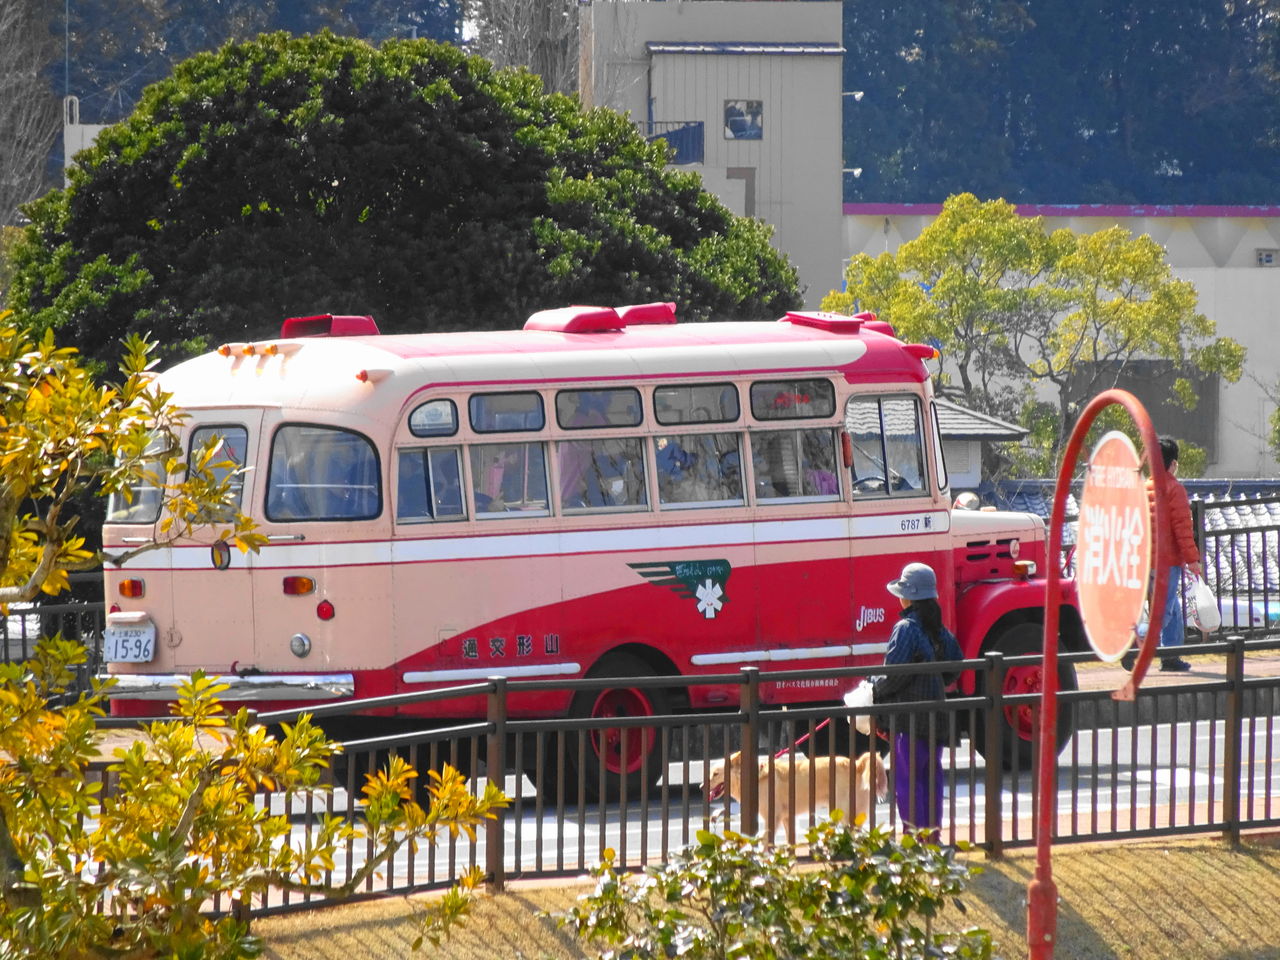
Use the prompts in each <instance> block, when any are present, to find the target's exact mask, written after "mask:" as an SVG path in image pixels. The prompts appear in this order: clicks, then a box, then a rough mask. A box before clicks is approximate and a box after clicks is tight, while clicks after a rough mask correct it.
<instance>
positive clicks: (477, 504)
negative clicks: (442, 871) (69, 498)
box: [104, 304, 1082, 782]
mask: <svg viewBox="0 0 1280 960" xmlns="http://www.w3.org/2000/svg"><path fill="white" fill-rule="evenodd" d="M675 319H676V318H675V312H674V306H673V305H672V304H642V305H637V306H631V307H619V308H617V309H614V308H607V307H568V308H564V309H558V310H549V311H544V312H542V313H538V314H535V315H534V316H532V317H531V318H529V320H528V322H527V323H526V324H525V325H524V329H522V330H513V331H502V332H468V333H438V334H422V335H412V336H381V335H379V334H378V331H377V328H376V326H375V325H374V323H373V321H372V320H371V319H370V318H368V317H341V316H320V317H305V318H294V319H290V320H288V321H286V322H285V324H284V327H283V329H282V331H281V336H280V339H278V340H273V341H267V342H261V343H230V344H225V345H223V346H222V347H220V348H219V349H218V350H217V351H215V352H212V353H209V354H206V355H204V356H201V357H197V358H195V359H192V360H189V361H186V362H184V363H181V364H179V365H177V366H175V367H174V368H173V369H171V370H169V371H167V372H166V373H164V374H163V375H162V376H161V382H162V385H163V387H164V389H166V390H169V391H171V392H172V393H173V397H174V401H175V402H176V403H177V404H178V405H179V406H181V407H182V408H184V409H185V410H186V412H187V413H188V414H189V416H190V420H189V424H188V427H187V435H186V438H185V442H186V443H187V445H188V447H189V448H190V449H198V448H199V447H200V446H201V445H202V444H204V443H206V442H207V441H208V439H209V438H210V437H211V436H217V437H221V438H222V440H223V441H224V443H225V451H226V454H227V456H228V457H229V458H231V459H232V460H233V461H234V462H235V463H238V464H241V465H242V466H243V467H244V468H245V469H244V472H243V473H242V474H241V479H240V481H238V482H240V484H241V485H240V490H239V497H240V504H241V508H242V509H243V510H244V511H245V512H246V513H249V514H251V515H252V516H254V517H255V518H258V519H259V520H260V523H261V527H260V532H261V533H263V534H265V536H266V538H267V545H266V546H264V547H263V548H262V550H261V552H259V553H258V554H256V555H255V554H240V553H239V552H238V551H227V550H226V549H225V548H224V547H222V546H221V545H217V544H214V543H213V537H214V536H215V534H214V532H213V530H212V528H211V529H210V530H209V532H208V533H207V535H206V536H204V537H203V538H196V539H194V540H191V541H187V542H181V543H178V544H176V545H173V546H170V547H167V548H164V549H158V550H155V551H152V552H148V553H144V554H141V555H139V556H138V557H137V558H136V559H133V560H132V561H130V562H128V563H127V564H125V566H124V567H123V568H119V567H108V570H107V574H106V589H107V603H108V609H109V612H108V616H107V621H108V629H107V635H106V638H105V651H104V652H105V659H106V660H107V661H108V671H109V673H110V675H111V676H113V677H114V678H115V679H116V681H117V686H116V688H115V691H114V693H113V698H114V699H113V700H112V710H113V712H114V713H115V714H117V715H137V716H141V715H155V714H157V713H159V712H163V709H164V705H163V704H162V703H158V702H157V701H165V700H172V699H174V697H175V691H176V688H177V686H178V684H179V683H180V682H182V680H183V679H184V678H185V677H186V675H187V674H189V672H190V671H192V670H194V669H196V668H201V669H203V670H205V671H206V672H209V673H212V674H216V675H219V676H220V677H221V678H222V679H223V680H224V681H225V682H226V683H228V684H230V689H229V690H228V692H227V694H225V699H227V700H230V701H249V702H251V703H252V704H253V705H254V706H256V707H257V708H258V709H261V710H267V709H274V708H283V707H291V706H299V705H302V704H311V703H317V702H323V701H326V700H332V699H336V698H351V697H356V698H364V697H371V696H379V695H384V694H392V693H404V692H410V691H422V690H428V689H432V688H437V687H440V686H443V685H456V684H458V683H460V682H465V681H469V680H476V679H483V678H486V677H490V676H494V675H504V676H507V677H510V678H517V679H518V678H533V677H538V678H566V679H567V678H574V677H611V678H616V679H617V681H618V683H617V684H616V686H613V687H611V688H610V689H608V690H606V691H604V692H603V693H601V694H599V695H596V694H595V693H592V694H591V695H590V696H587V697H584V696H583V695H582V694H581V693H579V695H578V696H577V697H574V696H572V694H570V693H568V692H559V693H556V692H546V693H537V694H532V693H530V694H527V695H524V696H522V697H521V698H519V699H517V700H515V701H514V702H513V703H512V714H513V716H521V717H562V716H569V715H586V716H597V717H608V716H619V715H627V716H636V715H646V714H651V713H655V712H664V711H666V710H668V709H670V708H677V709H698V708H708V707H714V708H720V709H724V708H725V707H726V706H728V705H731V704H733V703H734V702H735V701H736V697H737V688H736V687H726V686H723V685H703V686H694V687H692V688H691V689H690V691H689V693H688V695H687V698H685V699H683V700H681V702H678V703H677V702H673V701H674V699H675V697H676V695H675V694H668V693H667V692H665V691H661V690H653V689H649V688H644V687H637V686H633V685H629V684H628V682H627V681H628V679H629V678H633V677H637V676H652V675H670V676H685V677H687V676H696V675H698V674H711V673H724V672H726V671H732V670H734V669H736V668H738V667H740V666H745V665H749V664H751V665H758V666H760V667H761V668H764V669H766V670H769V669H772V670H786V669H800V668H821V667H826V666H831V667H835V666H849V665H868V664H874V663H877V662H879V661H880V659H881V658H882V657H883V654H884V650H885V646H886V641H887V639H888V636H889V633H890V631H891V629H892V627H893V624H894V621H895V619H896V614H897V601H896V600H895V598H894V597H892V596H891V595H890V594H889V593H888V592H887V590H886V589H885V584H887V583H888V582H889V581H890V580H892V579H894V577H896V575H897V574H898V572H899V571H900V570H901V568H902V566H903V565H904V563H906V562H908V561H912V560H921V561H925V562H927V563H929V564H931V565H932V566H933V567H934V569H935V570H936V571H937V573H938V580H939V589H940V593H941V602H942V605H943V608H944V610H945V611H946V616H947V620H948V623H949V625H950V626H951V627H952V628H953V629H954V630H955V632H956V634H957V636H958V637H959V639H960V642H961V645H962V647H963V649H964V651H965V653H966V656H971V657H972V656H978V655H980V654H981V653H982V652H984V651H989V650H1001V651H1003V652H1005V653H1008V654H1015V653H1019V654H1020V653H1032V652H1038V651H1039V649H1040V624H1041V622H1042V616H1043V603H1044V595H1045V593H1044V582H1043V580H1042V579H1037V578H1036V576H1035V569H1036V568H1040V569H1043V568H1044V564H1045V562H1046V557H1045V543H1046V536H1045V528H1044V523H1043V521H1042V520H1041V518H1039V517H1037V516H1034V515H1031V514H1018V513H997V512H986V511H971V510H955V511H953V510H952V509H951V503H950V491H949V489H948V484H947V476H946V466H945V464H944V462H943V457H942V447H941V442H940V439H939V435H938V419H937V413H936V410H935V408H934V405H933V394H932V389H931V386H930V379H929V374H928V371H927V370H926V367H925V364H924V361H925V360H926V359H929V358H931V357H932V356H934V353H933V350H932V349H931V348H930V347H928V346H923V345H920V344H904V343H902V342H901V341H899V340H898V339H896V338H895V337H894V335H893V331H892V329H891V328H890V327H889V325H888V324H886V323H883V322H880V321H877V320H876V319H875V318H874V317H873V316H871V315H869V314H864V315H860V316H857V317H845V316H838V315H832V314H821V313H800V312H797V313H789V314H787V316H785V317H784V318H782V320H780V321H779V322H776V323H696V324H677V323H676V322H675ZM109 510H110V513H109V517H108V521H107V525H106V528H105V531H104V543H105V545H106V548H107V550H108V551H111V550H113V549H115V550H127V549H129V548H130V547H132V546H134V545H136V544H137V543H139V542H143V541H146V540H150V539H151V538H152V537H153V536H155V535H156V533H157V530H156V524H158V523H160V522H161V521H162V519H163V518H162V517H161V516H160V498H159V496H158V493H157V492H156V491H155V490H148V489H146V488H144V487H140V488H138V489H137V490H136V491H135V496H134V497H133V499H132V501H131V502H127V503H126V502H125V501H124V500H123V499H118V500H116V501H114V502H113V503H112V504H111V505H110V508H109ZM1070 596H1072V594H1070V593H1069V594H1068V597H1070ZM1070 602H1072V603H1073V602H1074V601H1070ZM1063 613H1064V617H1063V621H1064V634H1063V645H1064V648H1068V649H1072V648H1075V647H1077V646H1079V645H1081V644H1082V633H1081V631H1080V629H1079V618H1078V616H1077V615H1076V614H1075V610H1074V607H1073V606H1072V607H1067V608H1064V611H1063ZM1063 671H1064V675H1063V677H1062V680H1063V686H1064V688H1067V689H1070V688H1071V687H1072V686H1073V685H1074V683H1073V681H1074V673H1073V671H1072V668H1071V667H1070V666H1064V667H1063ZM975 682H976V681H975V678H974V677H973V676H972V675H970V676H968V677H967V678H966V679H965V681H964V685H965V689H966V691H971V690H972V689H973V687H974V683H975ZM1039 682H1040V678H1039V673H1038V671H1037V670H1036V669H1023V670H1018V671H1014V672H1012V673H1011V674H1010V676H1009V680H1008V687H1009V690H1010V692H1031V691H1034V690H1037V689H1038V688H1039ZM842 692H843V691H842V690H841V689H839V687H838V685H837V682H836V681H835V680H831V681H804V682H790V683H784V682H779V683H772V684H766V685H764V688H763V691H762V694H763V699H764V701H765V702H766V703H771V704H784V703H803V702H814V701H834V700H837V699H838V698H839V695H840V694H841V693H842ZM679 696H681V697H684V693H683V691H681V692H680V694H679ZM473 710H474V713H473V714H471V715H479V716H482V715H483V703H482V702H481V699H480V698H473V700H472V701H470V702H469V703H468V704H466V705H464V707H463V708H461V712H462V713H463V714H469V713H471V711H473ZM440 711H441V707H440V705H439V704H434V703H431V704H417V705H414V706H406V707H403V708H400V712H401V713H402V714H405V715H411V716H415V717H423V716H437V715H438V714H439V712H440ZM459 712H460V708H459V706H458V704H457V703H456V702H455V703H453V704H451V705H450V707H449V713H450V717H451V718H456V717H457V716H458V715H459ZM1064 713H1065V711H1064ZM1007 720H1008V722H1009V723H1010V724H1011V727H1012V730H1011V732H1013V733H1015V734H1021V735H1022V737H1023V739H1024V740H1026V738H1027V737H1028V736H1029V732H1030V731H1029V726H1028V723H1027V721H1028V716H1027V714H1026V713H1025V712H1023V713H1021V714H1019V713H1011V714H1010V715H1009V716H1008V717H1007ZM1065 732H1066V731H1063V733H1065ZM635 739H636V740H637V741H638V739H639V738H635ZM1063 739H1065V736H1064V737H1063ZM605 760H606V762H607V763H608V764H609V765H610V766H611V767H612V768H613V769H614V770H615V771H616V770H620V769H622V768H627V769H629V770H632V772H637V764H641V760H640V759H638V758H636V757H606V758H605ZM589 782H594V777H591V778H589Z"/></svg>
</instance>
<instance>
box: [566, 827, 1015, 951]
mask: <svg viewBox="0 0 1280 960" xmlns="http://www.w3.org/2000/svg"><path fill="white" fill-rule="evenodd" d="M808 840H809V849H810V853H811V855H812V857H813V859H814V861H815V862H816V864H817V866H816V867H814V868H812V869H809V868H805V867H798V866H797V864H796V858H795V853H794V852H793V850H792V849H791V848H790V847H787V846H779V847H772V848H770V847H767V846H766V845H765V843H764V841H763V838H761V837H746V836H743V835H741V834H738V833H733V832H731V831H730V832H726V833H725V834H724V836H720V835H718V834H714V833H710V832H708V831H705V830H703V831H699V832H698V842H697V843H696V844H694V845H691V846H689V847H687V848H686V849H684V850H683V851H681V852H679V853H677V854H675V855H674V856H673V857H672V858H671V859H670V860H668V861H667V862H665V863H663V864H661V865H659V866H653V867H650V868H648V869H647V870H646V871H645V872H644V873H643V874H638V875H633V874H625V873H619V872H618V871H617V870H616V869H615V868H614V854H613V851H612V850H606V851H605V856H604V860H603V862H602V863H601V864H600V865H599V866H598V867H597V868H596V869H595V871H594V876H595V877H596V878H597V880H598V882H597V885H596V888H595V891H594V892H592V893H590V894H588V895H585V896H584V897H582V898H581V903H580V904H579V905H578V906H575V907H573V908H572V909H570V910H568V911H566V912H565V913H562V914H556V915H554V917H555V919H556V921H557V922H558V923H559V924H560V925H561V926H566V927H569V928H571V929H572V930H573V931H574V933H576V934H577V936H578V937H579V938H580V939H582V940H585V941H588V942H591V943H593V944H596V945H598V946H600V947H601V950H600V957H601V960H649V958H659V957H661V958H667V957H681V958H688V960H702V958H707V960H730V958H750V960H787V958H801V957H803V958H806V960H819V958H821V960H828V958H845V957H847V958H858V960H877V958H885V960H889V958H892V960H906V958H915V957H921V958H923V957H966V958H990V957H991V956H992V944H991V935H990V934H989V933H988V932H987V931H985V930H979V929H976V928H974V929H966V930H964V931H960V932H947V931H939V930H937V929H935V925H936V922H937V919H938V915H939V914H940V912H941V911H942V910H943V908H944V907H945V906H946V904H947V903H948V902H949V901H950V902H954V903H955V904H956V905H957V906H958V907H959V908H960V910H961V911H962V912H963V910H964V904H963V903H962V902H961V901H960V899H959V895H960V893H961V892H962V891H963V889H964V887H965V884H966V883H967V881H968V879H969V877H970V876H971V875H972V874H974V873H976V872H978V868H976V867H970V866H967V865H965V864H963V863H960V862H958V861H957V860H956V858H955V851H954V850H953V849H949V848H942V847H938V846H936V845H934V844H931V843H928V842H927V834H907V835H906V836H904V837H903V838H901V839H900V840H899V839H895V838H894V836H893V834H892V832H891V831H889V830H886V829H883V828H880V827H877V828H875V829H871V830H861V829H857V828H854V827H851V826H850V825H849V824H847V823H845V822H843V821H842V820H840V819H839V815H838V814H837V815H836V816H835V817H833V819H831V820H827V821H824V822H822V823H819V824H817V825H816V826H814V827H811V828H810V829H809V832H808Z"/></svg>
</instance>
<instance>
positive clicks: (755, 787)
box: [738, 667, 760, 836]
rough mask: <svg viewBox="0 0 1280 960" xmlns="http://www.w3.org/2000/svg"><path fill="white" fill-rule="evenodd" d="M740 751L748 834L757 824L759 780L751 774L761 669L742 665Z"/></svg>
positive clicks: (744, 827) (757, 745) (743, 813)
mask: <svg viewBox="0 0 1280 960" xmlns="http://www.w3.org/2000/svg"><path fill="white" fill-rule="evenodd" d="M742 678H743V686H742V698H741V705H742V753H740V754H739V755H738V758H739V764H740V765H741V768H742V769H741V770H740V771H739V772H740V774H741V781H742V796H741V797H740V798H739V799H740V800H741V803H742V808H741V811H740V812H741V816H742V826H741V830H742V832H743V833H744V834H746V835H748V836H750V835H752V834H754V833H755V832H756V830H758V829H759V826H760V780H759V778H758V777H756V776H754V772H755V769H756V764H757V763H758V762H759V757H760V668H759V667H743V668H742Z"/></svg>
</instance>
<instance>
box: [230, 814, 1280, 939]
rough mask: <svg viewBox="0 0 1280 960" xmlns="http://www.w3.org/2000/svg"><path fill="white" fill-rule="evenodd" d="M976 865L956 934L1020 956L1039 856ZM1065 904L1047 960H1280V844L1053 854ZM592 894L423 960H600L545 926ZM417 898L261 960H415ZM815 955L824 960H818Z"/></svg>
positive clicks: (324, 930)
mask: <svg viewBox="0 0 1280 960" xmlns="http://www.w3.org/2000/svg"><path fill="white" fill-rule="evenodd" d="M971 862H973V863H975V864H978V865H980V866H982V867H983V871H984V872H983V873H982V875H980V876H978V877H977V878H975V879H974V881H973V883H972V886H971V888H970V891H969V893H968V895H967V896H966V897H965V898H964V901H965V905H966V907H967V913H965V914H961V913H960V912H959V911H957V910H955V909H954V908H952V909H950V910H949V912H948V914H947V915H946V921H947V922H949V923H950V925H951V927H952V928H953V929H959V928H962V927H964V926H971V925H972V926H981V927H985V928H986V929H988V930H990V931H991V932H992V934H993V936H994V937H995V939H996V942H997V952H998V955H999V956H1001V957H1005V958H1014V957H1025V956H1026V906H1025V898H1026V891H1027V882H1028V881H1029V880H1030V878H1031V876H1032V874H1033V872H1034V870H1035V855H1034V851H1029V850H1028V851H1017V852H1016V853H1012V854H1010V855H1008V856H1007V857H1005V858H1004V859H1003V860H1000V861H986V860H983V859H982V856H981V854H978V855H975V856H973V857H972V860H971ZM1053 863H1054V879H1055V881H1056V883H1057V885H1058V893H1059V896H1060V898H1061V903H1060V905H1059V913H1058V944H1057V948H1056V950H1055V958H1056V960H1104V958H1106V960H1110V958H1135V960H1166V958H1169V960H1172V958H1177V960H1280V915H1278V913H1277V905H1278V904H1280V844H1277V842H1276V838H1274V837H1271V838H1251V839H1250V840H1248V841H1247V842H1246V843H1245V844H1244V846H1243V847H1242V848H1241V849H1240V850H1238V851H1232V850H1231V849H1230V848H1229V847H1227V846H1226V845H1224V844H1223V843H1222V842H1220V841H1217V840H1213V839H1195V840H1182V841H1178V842H1175V843H1167V842H1166V843H1157V842H1144V843H1123V844H1121V843H1112V844H1097V845H1090V846H1072V847H1061V848H1058V849H1057V850H1055V852H1054V861H1053ZM587 889H588V887H586V886H584V885H582V884H581V883H579V882H575V881H566V882H560V883H550V884H549V883H547V882H540V883H538V884H520V883H515V884H512V885H511V886H510V888H509V891H508V892H507V893H505V894H502V895H500V896H496V897H490V898H486V899H484V900H482V901H481V902H480V903H479V904H478V906H477V908H476V910H475V912H474V914H473V916H472V917H471V919H469V920H468V921H467V924H466V926H465V927H464V928H463V929H462V930H461V931H459V932H457V933H456V934H455V935H454V936H453V937H452V938H451V939H450V940H449V941H448V942H447V943H446V944H445V945H444V946H443V947H442V948H441V949H439V950H436V949H433V948H431V947H429V946H428V947H425V948H424V949H423V950H422V951H421V953H420V954H419V955H421V956H423V957H430V958H432V960H490V958H504V960H579V958H591V957H595V956H597V954H595V953H591V952H589V951H587V950H584V949H583V948H582V947H581V946H580V945H579V944H578V943H577V942H576V941H575V940H574V939H573V938H572V937H571V936H570V935H569V934H567V933H565V932H564V931H562V930H558V929H557V928H556V927H555V924H554V923H553V922H552V921H550V920H546V919H543V918H541V917H540V916H539V915H538V914H539V912H540V911H544V910H550V911H555V910H562V909H564V908H566V907H567V906H569V905H570V904H572V903H573V901H574V899H575V898H576V897H577V896H578V895H580V894H581V893H583V892H585V890H587ZM421 902H422V901H421V900H420V899H417V898H404V897H397V898H390V899H385V900H377V901H371V902H367V903H362V904H349V905H345V906H339V907H333V908H328V909H324V910H313V911H309V912H306V913H300V914H295V915H292V916H281V917H273V918H269V919H265V920H261V921H259V922H258V923H256V924H255V928H254V929H255V932H257V933H259V934H261V935H262V936H264V937H265V938H266V952H265V953H264V957H266V958H269V960H356V958H358V960H382V958H388V960H390V958H400V957H407V956H411V953H410V949H409V948H410V945H411V943H412V941H413V939H414V936H415V935H416V934H415V928H416V924H415V920H414V910H415V905H419V904H421ZM815 960H820V958H815Z"/></svg>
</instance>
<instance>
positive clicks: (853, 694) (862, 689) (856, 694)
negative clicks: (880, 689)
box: [844, 677, 875, 737]
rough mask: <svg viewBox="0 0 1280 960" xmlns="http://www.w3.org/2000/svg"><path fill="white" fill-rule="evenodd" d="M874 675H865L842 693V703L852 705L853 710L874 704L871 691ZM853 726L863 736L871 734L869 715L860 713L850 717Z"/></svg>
mask: <svg viewBox="0 0 1280 960" xmlns="http://www.w3.org/2000/svg"><path fill="white" fill-rule="evenodd" d="M874 680H875V677H867V678H866V679H865V680H863V681H862V682H861V683H860V684H858V685H857V686H856V687H854V688H853V689H852V690H850V691H849V692H848V693H846V694H845V695H844V705H845V706H846V707H852V708H853V709H854V710H864V709H866V708H867V707H870V706H872V705H873V704H874V702H875V701H874V698H873V697H872V691H873V690H874V688H875V683H874V682H873V681H874ZM852 719H853V721H854V724H853V725H854V727H855V729H857V731H858V732H859V733H860V734H862V735H863V736H864V737H869V736H871V717H870V716H869V715H867V714H865V713H864V714H860V715H859V716H856V717H853V718H852Z"/></svg>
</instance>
